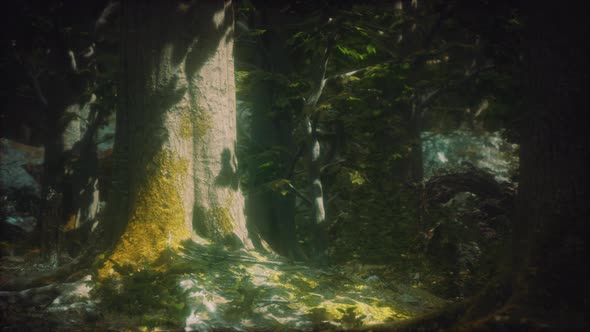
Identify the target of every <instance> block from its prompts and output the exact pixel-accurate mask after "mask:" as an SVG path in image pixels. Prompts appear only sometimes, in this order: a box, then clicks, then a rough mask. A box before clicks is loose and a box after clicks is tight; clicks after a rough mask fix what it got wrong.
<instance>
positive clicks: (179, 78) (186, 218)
mask: <svg viewBox="0 0 590 332" xmlns="http://www.w3.org/2000/svg"><path fill="white" fill-rule="evenodd" d="M122 11H123V13H122V16H123V26H122V29H123V43H122V44H123V45H122V55H121V56H122V65H123V68H122V72H123V74H122V84H121V88H122V89H121V91H120V98H121V104H120V109H119V113H118V115H117V134H116V137H115V151H114V158H115V160H114V161H115V165H114V167H115V169H116V170H115V172H114V174H113V176H114V181H113V195H111V201H110V204H111V206H110V209H111V210H110V214H111V216H112V218H111V225H110V227H109V228H110V229H109V231H111V232H113V238H112V240H117V239H118V242H117V244H116V246H115V249H114V251H113V254H112V256H111V259H112V260H113V261H115V262H117V263H119V264H125V263H131V262H133V263H134V264H137V263H142V262H143V263H150V262H154V261H155V260H156V259H157V258H158V257H159V255H161V254H162V253H163V252H165V251H166V250H168V249H170V248H174V247H176V246H178V245H179V243H180V242H181V241H182V240H186V239H189V238H190V237H191V235H192V231H193V230H195V231H196V232H197V233H198V234H199V235H200V236H202V237H207V238H210V239H211V240H214V241H217V242H227V243H234V244H235V243H239V244H240V245H244V246H246V247H251V246H252V244H251V242H250V240H249V238H248V234H247V231H246V228H245V218H244V213H243V208H244V198H243V196H242V194H241V192H240V190H239V187H238V184H239V178H238V174H237V163H236V159H235V154H234V148H235V144H236V116H235V83H234V72H233V53H232V51H233V50H232V48H233V11H232V6H231V2H228V1H225V2H204V3H201V2H199V3H185V2H180V1H179V2H175V1H173V2H153V3H144V2H142V1H137V2H135V1H127V2H125V3H124V5H123V6H122ZM164 18H165V19H164ZM119 237H120V239H119ZM107 265H108V264H107ZM103 270H105V271H106V270H108V266H107V267H106V269H103ZM106 272H108V271H106Z"/></svg>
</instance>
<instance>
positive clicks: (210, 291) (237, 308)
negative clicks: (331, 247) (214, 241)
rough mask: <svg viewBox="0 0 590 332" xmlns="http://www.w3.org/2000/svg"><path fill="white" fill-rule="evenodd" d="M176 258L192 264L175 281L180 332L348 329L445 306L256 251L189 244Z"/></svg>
mask: <svg viewBox="0 0 590 332" xmlns="http://www.w3.org/2000/svg"><path fill="white" fill-rule="evenodd" d="M179 259H181V260H186V261H188V262H190V265H194V266H195V268H196V269H195V271H193V272H188V273H186V274H184V275H183V276H182V277H181V278H180V280H179V283H178V285H179V287H181V288H182V289H183V291H184V292H185V293H186V294H187V308H188V312H189V315H188V317H186V320H185V328H186V330H206V329H214V328H222V327H223V328H228V327H233V328H236V329H240V328H246V329H248V328H252V327H267V328H269V327H276V328H293V329H302V330H307V329H311V328H313V327H314V326H317V325H320V324H330V325H333V326H337V327H344V328H349V327H358V326H363V325H369V324H380V323H386V322H391V321H397V320H403V319H407V318H410V317H413V316H415V315H418V314H421V313H424V312H426V311H429V310H432V309H434V308H436V307H439V306H441V305H443V304H444V302H443V301H442V300H440V299H438V298H436V297H433V296H431V295H429V294H427V293H420V292H419V291H415V290H414V289H413V288H411V287H406V286H402V285H394V284H391V283H384V282H381V281H380V280H379V279H378V278H377V277H375V278H365V279H363V278H360V277H355V276H354V275H350V274H348V273H346V272H344V271H342V270H338V269H330V270H322V269H315V268H310V267H307V266H304V265H297V264H289V263H287V262H285V261H282V260H281V259H280V258H279V257H278V256H274V255H263V254H260V253H259V252H248V251H245V250H240V251H229V250H226V249H224V248H221V247H211V246H207V247H206V246H201V245H197V244H190V245H188V246H187V247H185V250H183V254H182V255H181V256H180V257H179Z"/></svg>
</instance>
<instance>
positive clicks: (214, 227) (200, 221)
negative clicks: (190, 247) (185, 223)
mask: <svg viewBox="0 0 590 332" xmlns="http://www.w3.org/2000/svg"><path fill="white" fill-rule="evenodd" d="M193 227H194V228H195V230H196V231H197V232H198V233H199V234H200V235H202V236H204V237H207V238H210V239H212V240H215V241H224V240H226V239H227V238H228V237H230V236H231V235H232V233H233V230H234V218H233V217H232V215H231V213H230V212H229V210H228V209H227V208H225V207H220V206H216V207H212V208H210V209H206V208H204V207H201V206H195V209H194V211H193Z"/></svg>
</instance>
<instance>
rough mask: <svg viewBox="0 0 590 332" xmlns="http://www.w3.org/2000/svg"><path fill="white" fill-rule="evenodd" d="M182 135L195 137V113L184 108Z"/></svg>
mask: <svg viewBox="0 0 590 332" xmlns="http://www.w3.org/2000/svg"><path fill="white" fill-rule="evenodd" d="M180 117H181V123H180V137H182V138H184V139H190V138H192V137H193V118H194V116H193V114H192V112H191V111H189V110H187V109H184V110H182V111H180Z"/></svg>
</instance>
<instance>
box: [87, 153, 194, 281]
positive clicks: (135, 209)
mask: <svg viewBox="0 0 590 332" xmlns="http://www.w3.org/2000/svg"><path fill="white" fill-rule="evenodd" d="M187 171H188V162H187V161H186V160H184V159H181V158H178V157H176V156H174V154H173V153H172V152H171V151H169V150H161V151H159V152H158V153H156V154H155V155H154V156H153V157H152V160H151V162H150V163H148V166H147V168H146V174H145V177H144V181H143V183H141V184H140V185H139V186H138V188H137V191H136V192H137V195H136V196H135V197H134V201H133V203H132V204H131V213H130V218H129V224H128V226H127V229H126V230H125V233H124V234H123V236H122V237H121V239H120V241H119V243H118V244H117V245H116V246H115V248H114V250H113V253H112V254H111V256H110V257H109V259H108V260H109V261H108V262H107V263H106V264H105V265H104V266H103V267H102V268H101V269H100V270H99V271H98V276H99V278H106V277H108V276H110V275H111V274H112V273H113V270H112V268H113V266H114V264H118V265H121V266H123V265H131V266H135V267H136V269H137V270H139V269H141V267H142V266H144V265H146V264H153V263H154V262H156V260H157V258H158V257H159V256H160V255H161V253H162V252H165V251H166V250H170V249H172V250H174V249H176V248H177V247H178V245H179V244H180V242H181V241H183V240H185V239H188V238H190V235H191V234H190V230H189V229H188V228H187V227H186V225H185V211H184V204H183V201H182V196H181V193H180V191H181V188H182V183H183V182H184V179H185V177H186V176H187Z"/></svg>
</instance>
